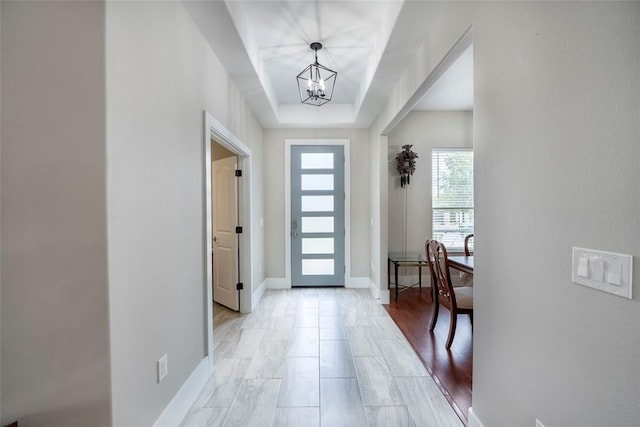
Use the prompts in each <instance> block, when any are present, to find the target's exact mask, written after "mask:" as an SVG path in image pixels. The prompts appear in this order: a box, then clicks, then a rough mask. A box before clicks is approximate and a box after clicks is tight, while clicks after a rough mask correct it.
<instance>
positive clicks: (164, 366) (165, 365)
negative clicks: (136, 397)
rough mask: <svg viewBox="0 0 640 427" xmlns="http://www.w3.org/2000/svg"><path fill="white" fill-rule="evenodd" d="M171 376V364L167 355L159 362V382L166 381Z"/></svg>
mask: <svg viewBox="0 0 640 427" xmlns="http://www.w3.org/2000/svg"><path fill="white" fill-rule="evenodd" d="M168 374H169V362H168V361H167V355H166V354H165V355H164V356H162V357H161V358H160V359H159V360H158V382H160V381H162V380H163V379H165V377H166V376H167V375H168Z"/></svg>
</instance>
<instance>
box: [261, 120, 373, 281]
mask: <svg viewBox="0 0 640 427" xmlns="http://www.w3.org/2000/svg"><path fill="white" fill-rule="evenodd" d="M316 138H317V139H349V140H350V146H351V152H350V156H351V276H352V277H367V276H368V275H369V273H368V271H369V250H368V247H369V235H370V229H371V228H370V225H369V179H368V178H369V167H370V160H369V153H370V150H369V142H368V132H367V131H366V130H363V129H268V130H265V138H264V148H265V150H264V168H265V169H264V182H265V209H266V211H265V227H266V231H265V239H266V240H265V249H266V251H265V256H266V259H265V261H266V265H267V269H266V276H267V277H273V278H282V277H285V271H284V270H285V241H284V233H285V224H284V217H285V212H284V202H285V194H284V186H285V183H284V170H285V165H284V141H285V139H316Z"/></svg>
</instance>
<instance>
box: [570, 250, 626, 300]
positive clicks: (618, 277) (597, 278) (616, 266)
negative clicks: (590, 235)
mask: <svg viewBox="0 0 640 427" xmlns="http://www.w3.org/2000/svg"><path fill="white" fill-rule="evenodd" d="M585 260H587V262H586V264H587V266H588V269H587V275H586V276H585V274H584V273H585V272H584V268H585ZM632 278H633V257H632V256H631V255H625V254H619V253H615V252H604V251H598V250H594V249H585V248H576V247H574V248H573V266H572V271H571V280H572V281H573V282H574V283H578V284H580V285H583V286H588V287H590V288H594V289H598V290H601V291H603V292H608V293H610V294H614V295H618V296H620V297H624V298H629V299H631V288H632V287H633V283H632Z"/></svg>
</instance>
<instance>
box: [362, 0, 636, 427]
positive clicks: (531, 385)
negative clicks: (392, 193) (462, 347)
mask: <svg viewBox="0 0 640 427" xmlns="http://www.w3.org/2000/svg"><path fill="white" fill-rule="evenodd" d="M470 25H473V45H474V75H475V78H474V80H475V82H474V86H475V89H474V92H475V104H474V153H475V182H476V186H475V195H476V224H475V226H476V227H475V232H476V237H477V238H476V242H475V249H476V258H477V260H476V275H475V277H474V288H475V291H474V298H475V307H476V313H475V320H474V338H473V341H474V361H473V366H474V377H473V409H474V412H475V414H476V415H477V416H478V417H479V419H480V420H481V421H482V422H483V423H484V425H486V426H493V425H513V426H531V425H534V424H535V419H536V418H538V419H540V421H541V422H542V423H544V424H545V425H547V426H550V425H567V426H576V425H607V426H629V425H635V424H637V423H638V419H639V418H640V406H638V387H637V385H638V383H640V369H638V368H637V357H636V355H637V354H638V353H640V336H639V335H638V333H637V323H638V321H639V320H640V304H639V303H638V298H637V297H635V298H634V299H633V300H627V299H623V298H619V297H615V296H612V295H609V294H605V293H602V292H598V291H594V290H592V289H589V288H585V287H582V286H579V285H576V284H573V283H572V282H571V248H572V246H582V247H588V248H594V249H602V250H609V251H614V252H621V253H627V254H631V255H633V256H634V257H635V258H636V262H635V264H636V265H635V267H636V268H635V269H634V270H635V273H634V281H635V285H634V294H635V295H637V294H638V291H639V290H640V285H639V283H640V268H639V266H638V263H637V258H638V257H639V256H640V240H638V238H637V236H639V235H640V222H638V220H637V217H638V212H640V192H638V188H637V187H638V185H637V183H638V182H640V169H638V167H637V165H638V163H640V145H639V144H638V141H639V140H640V128H639V127H638V111H640V85H638V80H637V76H638V75H640V3H637V2H632V3H622V2H620V3H618V2H615V3H614V2H589V3H585V2H580V3H574V2H566V3H564V2H549V3H542V2H512V3H507V2H496V3H487V2H475V3H474V2H469V3H462V2H450V3H448V4H447V6H446V8H445V9H444V10H443V11H442V14H441V16H440V18H439V19H438V22H437V23H436V25H435V26H434V28H433V30H432V33H431V35H430V37H429V40H428V42H427V43H425V45H424V46H423V48H421V50H420V51H419V52H418V54H417V55H416V58H415V61H414V62H413V65H412V67H411V68H410V69H409V70H408V71H407V72H406V73H405V75H404V77H403V79H402V80H401V81H400V82H398V84H397V86H396V89H395V90H394V92H393V93H392V94H391V96H390V98H389V99H390V101H389V103H388V104H387V106H386V108H385V110H384V112H383V113H382V114H381V116H380V119H379V121H378V123H377V124H376V125H375V126H374V128H375V129H384V127H385V126H386V125H387V124H388V123H389V122H390V121H391V119H393V117H394V116H395V115H396V114H397V113H398V112H399V111H400V109H401V108H402V106H403V105H404V103H406V101H407V100H408V99H409V98H410V97H411V96H412V95H413V93H414V92H415V90H416V89H417V88H418V86H419V85H420V84H421V83H422V82H423V81H424V80H425V79H426V77H427V76H428V74H429V72H430V71H431V70H433V69H434V68H435V66H436V65H437V64H438V62H439V61H440V60H441V59H442V58H443V57H444V56H445V54H446V52H447V51H448V50H449V49H451V47H452V46H453V45H454V44H455V42H456V40H457V39H458V38H459V37H460V36H461V35H462V34H463V33H464V31H465V30H466V29H467V28H469V26H470ZM376 142H379V144H381V145H383V144H384V138H379V141H376ZM376 142H374V143H376ZM381 188H386V187H381ZM385 192H386V191H385ZM381 199H383V195H381ZM381 205H382V202H381ZM385 228H386V224H381V227H380V234H381V240H383V239H384V234H386V229H385ZM378 249H380V251H379V252H377V253H380V252H381V248H375V247H374V248H372V250H373V251H374V253H375V252H376V250H378ZM454 346H455V343H454Z"/></svg>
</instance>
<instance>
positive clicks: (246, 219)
mask: <svg viewBox="0 0 640 427" xmlns="http://www.w3.org/2000/svg"><path fill="white" fill-rule="evenodd" d="M203 116H204V132H203V149H204V156H203V157H204V165H203V168H204V173H203V179H204V183H203V188H204V194H203V201H204V203H203V215H204V218H203V223H204V230H205V232H204V233H203V234H204V236H203V241H204V242H203V251H202V252H203V253H202V256H203V259H204V269H205V271H204V288H205V289H204V293H203V295H204V296H205V304H206V310H205V318H204V323H205V331H207V333H206V356H211V355H213V290H212V284H213V282H212V277H211V268H212V262H211V250H212V244H211V240H212V239H213V232H212V223H211V173H212V171H211V142H212V141H215V142H217V143H218V144H220V145H222V146H223V147H225V148H226V149H228V150H229V151H231V152H232V153H234V154H235V155H236V156H238V168H239V169H241V170H242V177H241V178H240V179H239V181H238V212H239V216H240V221H241V224H239V225H241V226H242V234H240V235H239V237H240V238H239V242H238V244H239V245H240V250H239V254H240V259H239V260H238V262H239V265H240V280H241V281H242V282H243V283H244V289H242V290H241V291H240V312H241V313H250V312H251V307H252V306H251V304H252V301H251V297H252V288H253V286H252V285H253V284H252V275H251V265H252V254H251V242H252V240H251V149H250V148H249V147H247V146H246V145H245V144H244V143H243V142H242V141H241V140H240V138H238V137H237V136H235V135H234V134H233V133H232V132H231V131H229V130H228V129H227V128H226V127H225V126H224V125H223V124H222V123H220V122H219V121H218V120H216V119H215V118H214V117H213V116H212V115H211V114H210V113H209V112H207V111H206V110H205V111H203ZM209 359H210V360H209V363H213V358H209Z"/></svg>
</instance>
